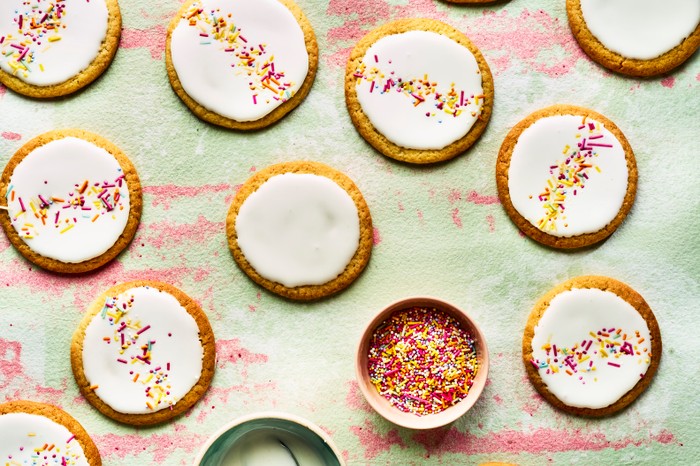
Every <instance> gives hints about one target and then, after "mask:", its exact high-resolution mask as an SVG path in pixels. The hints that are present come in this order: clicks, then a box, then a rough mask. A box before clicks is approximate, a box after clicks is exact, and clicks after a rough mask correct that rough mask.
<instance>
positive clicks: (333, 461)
mask: <svg viewBox="0 0 700 466" xmlns="http://www.w3.org/2000/svg"><path fill="white" fill-rule="evenodd" d="M271 439H273V440H271ZM270 442H273V444H272V445H270ZM256 443H258V447H257V448H256ZM241 450H244V451H247V452H248V453H250V454H256V453H263V454H264V455H263V457H257V456H256V458H257V462H255V461H254V460H252V459H249V458H248V459H244V460H243V461H241V460H240V458H238V461H240V462H241V463H242V464H251V465H257V464H272V463H275V464H282V463H280V462H279V461H276V460H275V459H274V457H275V455H277V456H278V457H279V455H282V457H285V458H286V461H287V462H288V463H289V464H295V463H296V464H309V465H320V466H345V461H343V459H342V457H341V455H340V453H339V451H338V449H337V447H336V446H335V444H334V443H333V440H331V438H330V437H329V436H328V434H326V433H325V432H324V431H323V430H321V429H320V428H319V427H317V426H316V425H314V424H313V423H311V422H310V421H307V420H306V419H303V418H301V417H298V416H294V415H291V414H286V413H278V412H263V413H256V414H252V415H248V416H243V417H239V418H238V419H236V420H234V421H231V422H230V423H228V424H226V425H225V426H224V427H222V428H221V429H220V430H219V431H218V432H216V433H214V435H212V436H211V437H210V438H209V440H207V443H206V444H205V445H204V446H203V447H202V449H201V450H200V452H199V454H198V455H197V457H196V458H195V460H194V463H193V465H194V466H228V465H231V464H238V463H237V460H236V458H234V457H237V454H238V452H240V451H241ZM243 456H245V454H244V455H243ZM285 464H287V463H285Z"/></svg>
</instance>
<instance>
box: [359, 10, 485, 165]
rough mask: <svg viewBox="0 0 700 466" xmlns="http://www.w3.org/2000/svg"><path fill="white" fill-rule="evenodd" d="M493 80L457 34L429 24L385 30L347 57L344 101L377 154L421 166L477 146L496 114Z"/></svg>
mask: <svg viewBox="0 0 700 466" xmlns="http://www.w3.org/2000/svg"><path fill="white" fill-rule="evenodd" d="M493 95H494V91H493V78H492V77H491V71H490V70H489V66H488V64H487V63H486V60H485V59H484V57H483V56H482V55H481V52H479V50H478V49H477V48H476V46H474V44H472V43H471V41H470V40H469V39H468V38H467V37H466V36H465V35H464V34H462V33H461V32H459V31H458V30H456V29H454V28H453V27H452V26H449V25H447V24H445V23H442V22H440V21H435V20H432V19H402V20H398V21H393V22H391V23H387V24H385V25H383V26H381V27H379V28H377V29H375V30H373V31H372V32H370V33H369V34H367V35H366V36H365V37H364V38H362V39H361V40H360V41H359V42H358V44H357V45H356V46H355V48H354V49H353V51H352V53H351V54H350V59H349V61H348V64H347V68H346V73H345V101H346V104H347V107H348V112H349V113H350V118H351V119H352V122H353V124H354V125H355V128H357V131H358V132H359V133H360V135H361V136H362V137H363V138H364V139H365V140H366V141H367V142H368V143H369V144H370V145H372V146H373V147H374V148H375V149H376V150H378V151H379V152H381V153H382V154H384V155H386V156H387V157H391V158H393V159H396V160H400V161H403V162H409V163H417V164H425V163H433V162H440V161H444V160H448V159H451V158H453V157H455V156H457V155H459V154H461V153H462V152H464V151H465V150H467V149H468V148H469V147H471V145H472V144H474V143H475V142H476V140H477V139H478V138H479V137H480V136H481V134H482V133H483V132H484V130H485V129H486V125H487V124H488V121H489V118H490V117H491V110H492V107H493Z"/></svg>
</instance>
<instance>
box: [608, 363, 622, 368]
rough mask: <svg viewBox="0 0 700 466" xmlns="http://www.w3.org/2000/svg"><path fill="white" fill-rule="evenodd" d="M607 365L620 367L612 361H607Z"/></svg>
mask: <svg viewBox="0 0 700 466" xmlns="http://www.w3.org/2000/svg"><path fill="white" fill-rule="evenodd" d="M608 366H613V367H620V365H619V364H617V363H614V362H608Z"/></svg>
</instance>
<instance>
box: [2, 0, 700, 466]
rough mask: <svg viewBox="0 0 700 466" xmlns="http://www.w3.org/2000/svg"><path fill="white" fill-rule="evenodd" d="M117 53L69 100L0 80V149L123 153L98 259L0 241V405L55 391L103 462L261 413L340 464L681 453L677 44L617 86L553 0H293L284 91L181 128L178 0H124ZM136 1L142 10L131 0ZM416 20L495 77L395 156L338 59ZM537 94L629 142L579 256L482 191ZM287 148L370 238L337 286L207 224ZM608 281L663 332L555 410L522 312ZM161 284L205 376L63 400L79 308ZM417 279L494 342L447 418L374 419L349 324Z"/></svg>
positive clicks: (689, 429)
mask: <svg viewBox="0 0 700 466" xmlns="http://www.w3.org/2000/svg"><path fill="white" fill-rule="evenodd" d="M120 4H121V8H122V15H123V20H124V27H125V30H124V33H123V35H122V42H121V49H120V50H119V52H118V53H117V56H116V59H115V61H114V63H113V65H112V66H111V68H110V69H109V70H107V72H106V73H105V75H104V76H103V77H102V78H100V79H98V80H97V81H96V82H95V83H93V84H92V85H91V86H89V87H88V88H87V89H86V90H85V91H83V92H80V93H79V94H78V95H75V96H73V97H69V98H66V99H62V100H57V101H50V102H37V101H33V100H29V99H26V98H22V97H20V96H18V95H17V94H15V93H13V92H12V91H5V89H3V88H0V156H1V157H2V165H4V164H5V163H6V162H7V160H8V159H9V158H10V156H11V155H12V154H13V153H14V152H15V151H16V150H17V149H18V148H19V147H20V146H21V145H22V144H23V143H24V142H26V141H27V140H28V139H30V138H32V137H33V136H35V135H37V134H39V133H41V132H44V131H48V130H51V129H55V128H64V127H79V128H83V129H86V130H88V131H93V132H96V133H99V134H101V135H102V136H104V137H106V138H108V139H110V140H111V141H113V142H114V143H115V144H117V145H118V146H119V147H121V148H122V150H123V151H124V152H125V153H126V154H127V155H128V156H129V157H130V158H131V160H132V161H133V162H134V165H135V166H136V167H137V169H138V171H139V175H140V177H141V182H142V184H143V188H144V189H143V191H144V210H143V217H142V223H141V225H140V227H139V229H138V231H137V233H136V238H135V240H134V242H133V243H132V244H131V246H130V247H129V248H128V249H127V250H126V251H125V252H124V253H123V254H121V255H120V256H119V258H118V260H117V261H115V262H113V263H111V264H110V265H108V266H107V267H105V268H103V269H101V270H100V271H98V272H96V273H92V274H90V275H87V276H83V277H63V276H58V275H55V274H50V273H47V272H43V271H39V270H36V269H35V268H34V267H32V266H31V265H30V264H29V263H28V262H26V261H25V260H24V259H22V258H21V257H20V256H19V255H18V254H17V252H16V251H15V250H14V249H13V248H12V247H10V245H9V243H8V241H7V240H6V238H5V236H4V235H0V288H1V290H2V291H0V293H1V294H0V308H1V311H2V319H1V321H0V397H1V399H16V398H30V399H33V400H36V401H44V402H51V403H55V404H58V405H59V406H61V407H63V408H64V409H66V410H67V411H68V412H69V413H71V414H72V415H73V416H75V417H76V418H78V419H79V420H80V421H81V422H82V423H83V425H84V426H85V428H86V429H87V430H88V432H90V433H91V434H92V436H93V438H94V439H95V442H96V444H97V446H98V447H99V449H100V451H101V453H102V456H103V459H104V462H105V464H107V465H122V464H133V465H149V464H168V465H180V464H190V462H191V460H192V457H193V456H194V454H195V452H196V451H197V450H198V449H199V447H200V446H201V444H202V443H203V442H204V441H205V440H206V438H207V437H208V436H209V435H210V434H211V433H212V432H214V431H215V430H217V429H218V428H219V427H220V426H221V425H222V424H224V423H225V422H227V421H229V420H231V419H232V418H234V417H237V416H239V415H242V414H249V413H251V412H255V411H260V410H270V409H277V410H283V411H288V412H291V413H294V414H298V415H301V416H304V417H307V418H309V419H311V420H312V421H314V422H315V423H316V424H319V425H320V426H322V427H323V428H324V429H326V431H327V432H328V433H329V434H330V435H332V437H333V438H334V440H335V442H336V443H337V445H338V447H339V449H340V450H341V451H343V452H344V454H345V456H346V458H347V460H348V462H349V463H350V464H353V465H364V464H372V465H387V464H391V465H394V464H395V465H412V464H414V465H423V464H427V465H433V464H434V465H437V464H444V465H453V464H476V463H478V462H481V461H487V460H492V461H495V460H501V461H508V462H515V463H519V464H523V465H528V464H532V465H540V464H549V463H553V464H572V463H574V464H593V463H601V462H605V463H608V464H625V463H628V464H650V465H652V464H659V463H662V462H663V463H666V464H679V463H696V462H699V461H700V426H699V425H698V424H697V422H695V421H693V419H696V418H697V417H698V416H699V415H700V398H698V397H697V396H696V394H695V392H696V390H695V387H697V386H698V384H700V368H699V366H698V365H697V361H696V357H695V356H696V355H697V354H698V352H699V351H700V342H699V341H700V340H698V338H697V335H698V334H699V333H700V324H698V323H697V320H696V317H695V316H696V315H698V313H699V312H700V304H698V303H699V302H700V284H699V281H698V274H699V270H698V268H699V266H698V264H699V263H700V253H699V252H698V246H700V244H699V241H698V239H697V234H698V231H700V215H699V214H700V203H699V201H698V198H699V197H700V188H699V187H698V184H697V182H696V180H695V179H694V175H695V174H697V171H698V168H697V157H698V156H699V155H700V153H699V151H698V149H697V140H698V136H700V131H699V130H698V125H697V121H698V120H699V119H700V109H699V107H698V88H699V87H700V57H698V54H696V55H695V56H694V57H692V58H691V59H690V60H689V61H688V62H687V63H686V64H685V65H684V66H683V67H681V68H680V69H678V70H676V72H675V73H673V75H672V76H666V77H662V78H657V79H652V80H638V79H631V78H623V77H620V76H616V75H613V74H611V73H609V72H608V71H606V70H604V69H603V68H601V67H600V66H598V65H596V64H595V63H592V62H591V61H590V60H589V59H588V58H587V57H586V56H585V55H584V54H583V53H582V52H581V50H580V49H579V48H578V46H577V44H576V42H575V40H574V39H573V37H572V36H571V34H570V32H569V29H568V26H567V23H566V13H565V8H564V2H563V1H555V0H542V1H537V2H535V1H533V0H520V1H518V0H513V1H510V2H503V3H498V4H496V5H493V6H487V7H484V6H476V7H467V6H457V5H450V4H447V3H442V2H439V1H433V0H392V1H381V0H330V1H322V0H300V1H299V4H300V6H301V7H302V8H303V9H304V11H305V12H306V14H307V16H308V17H309V20H310V21H311V23H312V24H313V25H314V28H315V29H316V34H317V37H318V41H319V48H320V53H321V55H320V62H319V74H318V77H317V80H316V83H315V84H314V86H313V88H312V90H311V93H310V94H309V96H308V98H307V99H306V101H305V102H303V103H302V105H301V106H300V107H299V108H298V109H296V110H295V111H294V112H292V113H291V114H290V115H288V116H287V117H285V118H284V119H283V120H282V121H281V122H280V123H279V124H277V125H275V126H273V127H271V128H269V129H267V130H265V131H261V132H257V133H252V134H242V133H236V132H232V131H228V130H224V129H219V128H215V127H213V126H210V125H208V124H205V123H202V122H200V121H199V120H197V119H196V118H195V117H194V116H193V115H192V114H191V113H190V112H189V111H188V110H187V108H186V107H185V106H184V105H183V104H182V103H181V102H180V100H179V99H178V98H177V97H176V96H175V94H174V93H173V92H172V90H171V89H170V86H169V84H168V79H167V76H166V74H165V64H164V62H163V50H164V41H165V28H166V25H167V23H168V21H169V19H170V18H171V17H172V15H174V14H175V12H176V11H177V9H178V7H179V5H180V3H179V2H178V1H176V0H149V1H148V2H140V1H136V0H121V1H120ZM146 5H148V6H146ZM400 17H431V18H435V19H440V20H444V21H447V22H449V23H450V24H452V25H453V26H455V27H457V28H458V29H460V30H462V31H464V32H465V33H466V34H467V35H468V36H469V37H470V38H471V39H472V40H473V42H474V43H475V44H476V45H477V46H478V47H479V48H480V49H481V51H482V52H483V54H484V56H485V57H486V60H487V61H488V62H489V64H490V66H491V69H492V71H493V73H494V80H495V88H496V101H495V106H494V113H493V116H492V120H491V122H490V124H489V126H488V128H487V129H486V132H485V133H484V136H483V137H482V138H481V140H480V141H479V142H478V143H477V144H476V145H475V146H474V147H473V148H472V149H471V150H470V151H469V152H468V153H467V154H465V155H462V156H459V157H458V158H456V159H455V160H453V161H452V162H449V163H446V164H442V165H438V166H432V167H412V166H407V165H403V164H400V163H397V162H393V161H391V160H389V159H387V158H385V157H383V156H381V155H379V154H378V153H376V152H375V151H374V150H372V149H371V148H370V147H369V145H367V144H366V143H365V142H364V141H363V140H362V139H361V138H360V136H359V135H358V134H357V133H356V131H355V129H354V128H353V126H352V124H351V122H350V118H349V117H348V115H347V112H346V110H345V103H344V97H343V79H344V65H345V61H346V59H347V57H348V55H349V52H350V49H351V48H352V47H353V45H354V43H355V42H356V41H357V40H358V39H359V38H360V37H361V36H362V35H363V34H364V33H365V32H367V31H368V30H370V29H371V28H373V27H375V26H377V25H379V24H382V23H384V22H385V21H388V20H390V19H394V18H400ZM555 103H570V104H575V105H580V106H584V107H589V108H592V109H594V110H596V111H599V112H600V113H603V114H604V115H606V116H608V117H609V118H610V119H611V120H613V121H614V122H615V123H616V124H617V125H618V126H619V127H620V129H622V131H623V132H624V133H625V135H626V136H627V137H628V139H629V141H630V143H631V145H632V147H633V148H634V150H635V153H636V156H637V163H638V168H639V191H638V194H637V200H636V203H635V205H634V207H633V208H632V211H631V213H630V215H629V217H628V218H627V219H626V221H625V222H624V223H623V224H622V226H621V227H620V229H619V230H618V231H617V232H615V233H614V234H613V235H612V236H611V237H610V239H609V240H608V241H606V242H604V243H603V244H601V245H599V246H597V247H594V248H592V249H587V250H584V251H579V252H574V253H567V252H561V251H554V250H550V249H546V248H544V247H541V246H539V245H537V244H536V243H535V242H533V241H531V240H529V239H527V238H525V237H523V236H522V235H520V234H519V233H518V231H517V229H516V228H515V227H514V226H513V224H512V223H511V222H510V220H509V219H508V217H507V216H506V214H505V212H504V211H503V208H502V207H501V205H499V203H498V198H497V197H496V184H495V177H494V167H495V162H496V155H497V153H498V149H499V147H500V144H501V141H502V140H503V138H504V137H505V135H506V133H507V132H508V130H509V129H510V128H511V127H512V126H513V125H514V124H516V123H517V122H518V121H520V120H521V119H522V118H523V117H524V116H526V115H527V114H529V113H531V112H532V111H534V110H536V109H538V108H541V107H545V106H548V105H551V104H555ZM298 158H304V159H310V160H317V161H320V162H324V163H326V164H329V165H331V166H333V167H335V168H336V169H339V170H341V171H343V172H345V173H346V174H347V175H348V176H350V177H351V178H352V179H353V180H354V181H355V182H356V184H357V185H358V187H359V188H360V190H361V191H362V193H363V195H364V196H365V199H366V200H367V203H368V204H369V206H370V209H371V211H372V216H373V220H374V226H375V228H376V229H375V232H374V240H375V247H374V251H373V256H372V259H371V261H370V263H369V266H368V267H367V269H366V270H365V272H364V273H363V274H362V275H361V276H360V278H359V279H358V281H357V282H356V283H355V284H353V285H352V286H350V288H348V289H347V290H346V291H344V292H343V293H341V294H339V295H338V296H336V297H333V298H330V299H327V300H324V301H321V302H317V303H312V304H294V303H290V302H288V301H285V300H282V299H281V298H278V297H276V296H273V295H272V294H270V293H268V292H266V291H264V290H262V289H261V288H259V287H257V286H256V285H254V284H253V283H252V282H251V281H250V280H249V279H248V278H247V277H246V276H245V275H244V274H243V273H242V272H241V271H240V270H239V269H238V268H237V267H236V265H235V263H234V261H233V259H232V258H231V255H230V253H229V251H228V248H227V245H226V236H225V233H224V219H225V217H226V212H227V209H228V205H229V203H230V201H231V199H232V196H233V194H234V192H235V189H236V186H238V185H240V184H241V183H243V182H244V181H245V180H246V179H247V178H248V177H249V176H250V174H251V173H252V172H253V171H255V170H257V169H258V168H262V167H265V166H267V165H269V164H272V163H275V162H282V161H288V160H295V159H298ZM582 274H600V275H610V276H612V277H615V278H617V279H619V280H621V281H624V282H626V283H628V284H629V285H631V286H632V287H633V288H635V289H636V290H637V291H638V292H640V293H641V294H642V295H643V296H644V298H645V299H646V300H647V302H648V303H649V304H650V306H651V307H652V309H653V310H654V312H655V314H656V317H657V319H658V321H659V325H660V327H661V333H662V336H663V341H664V353H663V358H662V361H661V366H660V367H659V372H658V373H657V375H656V378H655V380H654V381H653V383H652V384H651V386H650V387H649V389H648V390H647V391H646V392H645V393H644V394H643V395H642V396H641V397H640V398H639V399H638V400H637V401H636V402H635V403H634V404H632V405H631V406H630V407H629V408H627V409H626V410H624V411H623V412H622V413H620V414H619V415H617V416H615V417H612V418H609V419H602V420H586V419H580V418H576V417H572V416H569V415H564V414H562V413H559V412H556V411H554V409H553V408H551V407H550V406H549V405H548V404H547V403H545V402H544V401H543V400H542V399H541V398H540V397H539V395H537V394H536V392H535V390H534V389H533V388H532V387H531V385H530V383H529V381H528V380H527V377H526V375H525V370H524V368H523V366H522V362H521V359H520V343H521V338H522V332H523V329H524V326H525V321H526V318H527V315H528V313H529V311H530V310H531V307H532V306H533V304H534V303H535V301H536V300H537V299H538V298H539V297H540V295H542V294H543V293H545V292H546V291H547V290H549V289H550V288H552V287H553V286H554V285H556V284H558V283H560V282H562V281H564V280H566V279H568V278H571V277H573V276H576V275H582ZM138 279H156V280H162V281H168V282H170V283H172V284H173V285H175V286H178V287H180V288H181V289H182V290H184V291H185V292H187V293H188V294H189V295H190V296H192V297H193V298H195V299H196V300H197V301H198V302H199V303H200V304H201V305H202V307H203V309H204V310H205V311H206V312H207V313H208V315H209V318H210V320H211V323H212V325H213V327H214V331H215V333H216V336H217V338H218V342H217V350H218V363H217V373H216V375H215V377H214V381H213V384H212V387H211V389H210V390H209V391H208V392H207V394H206V396H205V398H204V400H203V401H201V402H200V403H198V404H197V405H195V407H194V408H193V409H192V410H191V411H190V412H189V413H187V414H186V415H185V416H183V417H181V418H179V419H176V420H175V421H174V422H172V423H169V424H166V425H163V426H160V427H154V428H144V429H135V428H132V427H126V426H122V425H118V424H115V423H113V422H112V421H110V420H109V419H107V418H105V417H103V416H102V415H100V414H99V413H98V412H96V411H95V410H94V409H93V408H91V407H90V405H88V404H87V403H86V402H85V401H84V400H83V399H82V397H81V396H80V394H79V392H78V389H77V387H76V385H75V382H74V381H73V376H72V375H71V372H70V362H69V342H70V337H71V335H72V333H73V330H74V329H75V327H76V326H77V324H78V322H79V321H80V318H81V315H82V314H83V312H84V310H85V308H86V306H87V305H88V304H89V303H90V302H91V301H92V300H93V299H94V298H95V297H96V296H97V295H98V294H100V293H101V292H102V291H104V290H106V289H107V288H108V287H110V286H111V285H113V284H114V283H117V282H122V281H127V280H138ZM415 294H430V295H435V296H437V297H440V298H443V299H446V300H449V301H452V302H454V303H456V304H458V305H460V306H462V307H464V308H465V309H466V310H467V311H468V312H469V313H470V314H471V315H473V317H474V318H475V319H476V320H477V321H478V322H479V323H480V324H481V326H482V330H483V331H484V332H485V334H486V338H487V339H488V343H489V346H490V349H491V356H492V366H491V371H490V381H489V384H488V385H487V387H486V389H485V391H484V394H483V397H482V399H481V400H480V401H479V402H478V403H477V405H476V406H475V407H474V409H473V410H472V411H471V412H470V413H469V414H468V415H467V416H465V417H464V418H462V419H460V420H458V421H457V422H456V423H455V424H454V425H452V426H451V427H450V428H446V429H441V430H438V431H435V432H413V431H410V430H406V429H403V428H398V427H396V426H393V425H391V424H389V423H387V422H386V421H384V420H383V419H382V418H380V417H379V416H378V415H376V414H374V413H373V412H372V411H371V409H370V408H369V406H368V405H367V404H366V403H365V401H364V399H363V398H362V396H361V395H360V393H359V389H358V387H357V384H356V383H355V381H354V370H353V360H354V351H355V346H356V344H357V339H358V338H359V336H360V334H361V332H362V330H363V326H364V325H365V323H366V322H368V321H369V320H370V319H371V318H372V317H373V315H374V314H375V313H376V312H378V310H379V309H380V308H382V307H383V306H385V305H386V304H388V303H389V302H391V301H394V300H396V299H399V298H403V297H406V296H409V295H415Z"/></svg>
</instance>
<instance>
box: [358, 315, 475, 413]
mask: <svg viewBox="0 0 700 466" xmlns="http://www.w3.org/2000/svg"><path fill="white" fill-rule="evenodd" d="M368 369H369V376H370V380H371V382H372V383H373V384H374V386H375V387H376V389H377V391H378V392H379V393H380V394H381V395H382V396H383V397H385V398H386V399H387V400H389V402H390V403H391V404H392V405H393V406H395V407H397V408H398V409H400V410H401V411H403V412H408V413H413V414H416V415H419V416H422V415H428V414H435V413H439V412H441V411H444V410H445V409H447V408H449V407H450V406H453V405H455V404H457V403H458V402H459V401H460V400H462V399H464V398H465V397H466V396H467V394H468V393H469V389H470V388H471V386H472V384H473V383H474V377H476V373H477V371H478V370H479V362H478V359H477V354H476V346H475V344H474V339H473V338H472V337H471V335H469V333H467V332H466V331H465V330H464V329H463V328H462V327H461V325H460V324H459V322H457V321H456V320H455V319H454V318H453V317H451V316H449V315H448V314H446V313H444V312H443V311H440V310H438V309H434V308H419V307H413V308H409V309H404V310H401V311H397V312H395V313H393V314H392V315H391V316H390V317H389V318H388V319H387V320H385V321H384V322H383V323H382V324H381V325H380V326H379V327H378V328H377V329H376V330H375V331H374V334H373V335H372V340H371V342H370V349H369V354H368Z"/></svg>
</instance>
